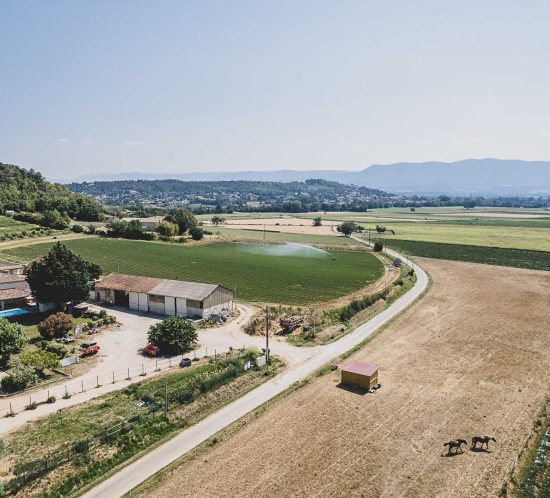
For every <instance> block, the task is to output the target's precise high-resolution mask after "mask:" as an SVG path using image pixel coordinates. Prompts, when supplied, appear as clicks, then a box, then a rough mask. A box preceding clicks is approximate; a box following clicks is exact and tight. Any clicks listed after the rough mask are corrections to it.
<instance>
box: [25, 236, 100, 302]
mask: <svg viewBox="0 0 550 498" xmlns="http://www.w3.org/2000/svg"><path fill="white" fill-rule="evenodd" d="M100 274H101V268H100V267H99V266H98V265H96V264H94V263H90V262H88V261H85V260H84V259H82V258H81V257H80V256H77V255H76V254H74V253H73V252H72V251H71V250H70V249H69V248H67V247H66V246H64V245H62V244H61V243H59V242H58V243H57V244H56V245H54V246H53V247H52V248H51V250H50V252H49V253H48V254H47V255H46V257H44V259H42V260H37V261H34V262H33V263H32V265H31V267H30V269H29V271H28V273H27V282H28V283H29V286H30V288H31V292H32V295H33V296H34V298H35V299H36V300H37V301H39V302H43V303H50V302H53V303H57V306H58V307H60V305H61V303H67V302H73V301H74V302H81V301H84V300H86V299H87V298H88V296H89V294H90V290H91V287H90V282H91V281H92V280H94V279H96V278H98V277H99V275H100Z"/></svg>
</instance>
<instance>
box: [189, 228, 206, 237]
mask: <svg viewBox="0 0 550 498" xmlns="http://www.w3.org/2000/svg"><path fill="white" fill-rule="evenodd" d="M189 235H191V238H192V239H193V240H201V239H202V238H203V237H204V230H203V229H202V228H200V227H193V228H191V229H190V230H189Z"/></svg>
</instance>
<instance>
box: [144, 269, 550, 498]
mask: <svg viewBox="0 0 550 498" xmlns="http://www.w3.org/2000/svg"><path fill="white" fill-rule="evenodd" d="M421 265H422V266H423V267H424V268H425V269H427V270H428V271H429V272H430V273H431V275H432V277H433V280H434V283H433V286H432V288H431V289H430V290H429V291H428V294H427V295H426V296H425V297H424V299H422V300H421V301H420V302H418V303H416V304H414V305H413V306H412V307H411V308H410V309H409V310H408V311H407V312H405V313H404V314H403V315H401V316H400V317H399V318H398V319H397V320H396V321H395V322H393V324H391V325H390V326H389V327H388V328H387V329H386V330H385V331H383V332H382V333H381V334H379V335H378V336H377V337H375V338H374V339H373V340H372V341H371V342H370V343H369V344H368V345H367V346H366V347H364V348H363V349H362V350H361V351H360V352H359V353H357V354H356V355H355V358H357V359H362V360H366V361H372V362H375V363H378V364H379V365H381V374H380V381H381V383H382V386H383V387H382V390H381V391H379V392H378V393H376V394H371V395H359V394H357V393H353V392H350V391H347V390H344V389H340V388H339V387H337V384H338V381H339V373H338V372H334V373H331V374H328V375H325V376H323V377H320V378H318V379H316V380H314V381H313V382H312V383H311V384H309V385H308V386H307V387H305V388H302V389H300V390H298V391H297V392H295V393H293V394H291V395H290V396H288V397H287V398H286V399H284V400H282V401H280V402H278V403H277V404H276V405H275V406H273V407H272V408H271V409H269V410H268V411H266V412H265V413H264V414H263V415H261V416H259V417H257V418H255V417H254V416H253V415H252V416H250V417H249V418H248V421H247V423H246V424H244V425H243V426H242V428H241V429H239V430H238V431H236V433H235V434H233V435H232V437H229V438H227V439H226V440H223V441H220V442H218V443H217V444H216V445H215V446H213V447H212V448H210V449H208V450H206V451H205V452H202V453H200V454H199V455H198V456H197V458H195V459H194V460H191V461H189V462H187V463H185V464H184V465H182V466H180V467H178V468H176V469H175V470H173V471H172V473H171V475H169V476H168V477H165V478H163V480H162V482H161V483H160V484H156V485H155V487H154V489H153V490H150V491H148V492H147V495H148V496H158V497H160V496H176V495H178V496H237V495H239V496H255V497H256V496H364V497H368V498H370V497H378V496H386V497H389V496H407V497H419V496H422V497H426V496H427V497H430V496H431V497H436V496H437V497H448V496H479V497H486V496H496V495H497V494H498V491H499V489H500V486H501V484H502V482H503V480H504V478H505V477H506V474H507V472H508V470H509V469H510V468H511V466H512V465H513V462H514V460H515V458H516V456H517V453H518V451H519V450H520V449H521V447H522V444H523V442H524V440H525V439H526V437H527V435H528V433H529V431H530V428H531V425H532V421H533V419H534V418H535V416H536V414H537V412H538V410H539V406H540V405H541V403H542V400H543V398H544V396H545V395H547V394H548V393H549V392H550V389H549V388H548V385H549V383H550V332H549V330H550V306H549V305H548V303H549V302H550V274H549V273H547V272H536V271H529V270H518V269H510V268H496V267H489V266H482V265H474V264H467V263H458V262H447V261H435V260H422V262H421ZM486 433H490V434H491V433H492V434H494V435H495V436H496V438H497V443H496V444H494V446H492V448H491V452H488V453H487V452H477V453H474V452H471V451H469V450H466V451H465V453H464V454H462V455H458V456H456V457H450V458H449V457H445V456H443V451H442V450H443V446H442V445H443V443H444V442H445V441H447V440H449V439H451V438H456V437H465V436H466V437H468V438H470V437H471V436H472V435H474V434H486Z"/></svg>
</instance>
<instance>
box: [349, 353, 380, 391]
mask: <svg viewBox="0 0 550 498" xmlns="http://www.w3.org/2000/svg"><path fill="white" fill-rule="evenodd" d="M342 384H344V385H346V386H350V387H357V388H359V389H365V390H369V389H372V388H373V387H374V386H375V385H376V384H378V365H373V364H371V363H363V362H362V361H355V360H354V361H350V362H349V363H347V364H346V365H344V366H343V367H342Z"/></svg>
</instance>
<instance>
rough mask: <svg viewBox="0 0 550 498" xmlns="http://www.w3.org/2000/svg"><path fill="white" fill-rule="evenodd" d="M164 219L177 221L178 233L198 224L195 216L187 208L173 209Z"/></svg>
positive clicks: (182, 232)
mask: <svg viewBox="0 0 550 498" xmlns="http://www.w3.org/2000/svg"><path fill="white" fill-rule="evenodd" d="M165 220H167V221H171V222H172V223H177V225H178V226H179V232H180V235H183V234H184V233H185V232H187V231H188V230H191V229H192V228H195V227H197V226H199V223H198V221H197V218H195V215H194V214H193V213H192V212H191V211H189V210H188V209H173V210H172V211H170V214H169V215H168V216H167V217H166V218H165Z"/></svg>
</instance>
